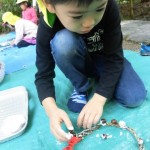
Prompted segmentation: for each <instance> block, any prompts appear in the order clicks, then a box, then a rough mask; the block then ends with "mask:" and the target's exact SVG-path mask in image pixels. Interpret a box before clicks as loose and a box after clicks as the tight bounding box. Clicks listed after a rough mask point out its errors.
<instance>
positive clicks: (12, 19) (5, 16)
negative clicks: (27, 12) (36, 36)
mask: <svg viewBox="0 0 150 150" xmlns="http://www.w3.org/2000/svg"><path fill="white" fill-rule="evenodd" d="M20 19H21V18H20V17H18V16H15V15H13V14H12V13H11V12H5V13H4V14H3V16H2V20H3V22H4V23H6V22H7V23H9V24H10V25H13V26H14V25H15V23H16V21H17V20H20Z"/></svg>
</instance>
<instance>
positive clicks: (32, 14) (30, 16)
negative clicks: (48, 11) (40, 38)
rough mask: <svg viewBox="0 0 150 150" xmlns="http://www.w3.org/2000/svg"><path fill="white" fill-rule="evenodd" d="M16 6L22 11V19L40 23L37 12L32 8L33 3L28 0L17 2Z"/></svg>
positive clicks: (18, 0)
mask: <svg viewBox="0 0 150 150" xmlns="http://www.w3.org/2000/svg"><path fill="white" fill-rule="evenodd" d="M16 4H18V5H19V6H20V8H21V9H22V18H23V19H26V20H30V21H32V22H33V23H35V24H37V23H38V17H37V14H36V10H35V9H34V8H33V7H32V6H31V3H30V2H29V1H28V0H17V2H16Z"/></svg>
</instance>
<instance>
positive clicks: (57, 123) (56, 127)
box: [50, 108, 73, 141]
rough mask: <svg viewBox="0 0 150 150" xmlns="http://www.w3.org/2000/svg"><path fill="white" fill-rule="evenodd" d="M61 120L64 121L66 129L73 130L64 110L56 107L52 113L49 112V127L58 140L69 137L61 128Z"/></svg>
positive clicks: (64, 139) (68, 138)
mask: <svg viewBox="0 0 150 150" xmlns="http://www.w3.org/2000/svg"><path fill="white" fill-rule="evenodd" d="M62 122H64V123H65V125H66V127H67V129H68V130H73V126H72V123H71V121H70V119H69V117H68V115H67V113H66V112H65V111H64V110H62V109H59V108H57V109H56V110H55V111H54V112H53V113H51V114H50V128H51V131H52V133H53V134H54V136H55V137H56V138H57V139H58V140H59V141H68V140H70V138H71V137H70V136H69V135H68V134H67V133H66V132H64V131H63V130H62V128H61V123H62Z"/></svg>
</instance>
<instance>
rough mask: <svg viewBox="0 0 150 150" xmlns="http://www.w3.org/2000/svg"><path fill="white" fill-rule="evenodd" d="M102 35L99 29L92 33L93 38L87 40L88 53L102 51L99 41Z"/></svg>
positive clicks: (101, 44)
mask: <svg viewBox="0 0 150 150" xmlns="http://www.w3.org/2000/svg"><path fill="white" fill-rule="evenodd" d="M103 33H104V30H102V29H99V30H98V31H97V32H95V33H94V35H93V36H91V37H89V38H87V42H88V43H87V44H88V51H89V52H95V51H100V50H102V49H103V43H102V41H101V36H102V34H103Z"/></svg>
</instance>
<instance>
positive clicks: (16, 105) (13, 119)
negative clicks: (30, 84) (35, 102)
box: [0, 86, 28, 143]
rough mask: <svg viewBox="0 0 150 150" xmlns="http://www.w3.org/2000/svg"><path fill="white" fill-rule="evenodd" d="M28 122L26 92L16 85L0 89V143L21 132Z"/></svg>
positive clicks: (23, 88)
mask: <svg viewBox="0 0 150 150" xmlns="http://www.w3.org/2000/svg"><path fill="white" fill-rule="evenodd" d="M27 122H28V94H27V91H26V88H25V87H23V86H18V87H15V88H11V89H8V90H4V91H0V143H2V142H6V141H7V140H10V139H12V138H15V137H17V136H19V135H21V134H22V133H23V131H24V130H25V128H26V126H27Z"/></svg>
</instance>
